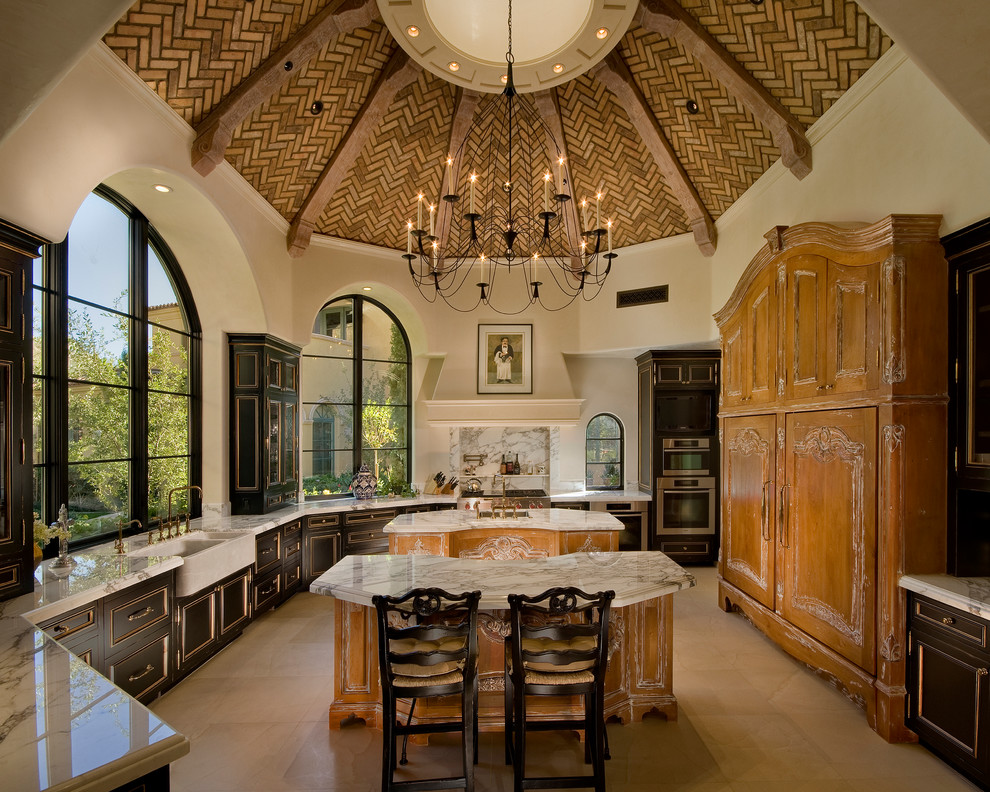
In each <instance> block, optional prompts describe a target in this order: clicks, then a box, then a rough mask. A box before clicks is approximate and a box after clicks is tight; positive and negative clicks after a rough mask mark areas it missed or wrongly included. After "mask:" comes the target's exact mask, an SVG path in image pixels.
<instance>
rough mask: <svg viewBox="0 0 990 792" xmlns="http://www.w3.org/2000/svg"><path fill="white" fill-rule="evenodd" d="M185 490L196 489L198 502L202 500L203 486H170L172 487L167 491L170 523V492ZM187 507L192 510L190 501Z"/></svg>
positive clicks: (170, 519)
mask: <svg viewBox="0 0 990 792" xmlns="http://www.w3.org/2000/svg"><path fill="white" fill-rule="evenodd" d="M185 490H197V491H198V492H199V500H200V502H202V500H203V488H202V487H200V486H199V485H198V484H187V485H186V486H184V487H172V489H170V490H169V491H168V521H169V522H170V523H171V522H172V494H173V493H175V492H183V491H185ZM189 509H190V511H191V510H192V504H191V503H190V504H189Z"/></svg>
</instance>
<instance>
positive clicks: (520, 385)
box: [478, 324, 533, 393]
mask: <svg viewBox="0 0 990 792" xmlns="http://www.w3.org/2000/svg"><path fill="white" fill-rule="evenodd" d="M532 392H533V325H528V324H483V325H478V393H532Z"/></svg>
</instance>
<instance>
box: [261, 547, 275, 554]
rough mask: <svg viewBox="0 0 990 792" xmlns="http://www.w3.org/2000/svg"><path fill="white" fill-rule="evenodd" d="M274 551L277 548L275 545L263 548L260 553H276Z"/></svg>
mask: <svg viewBox="0 0 990 792" xmlns="http://www.w3.org/2000/svg"><path fill="white" fill-rule="evenodd" d="M274 552H275V548H274V547H266V548H265V549H264V550H262V551H261V552H260V553H259V555H268V554H269V553H274Z"/></svg>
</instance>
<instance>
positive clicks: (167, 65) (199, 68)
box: [103, 0, 331, 126]
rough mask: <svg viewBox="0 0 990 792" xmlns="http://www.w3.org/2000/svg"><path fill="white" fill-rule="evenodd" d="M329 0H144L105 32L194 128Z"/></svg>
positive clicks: (115, 47) (123, 57) (106, 40)
mask: <svg viewBox="0 0 990 792" xmlns="http://www.w3.org/2000/svg"><path fill="white" fill-rule="evenodd" d="M330 1H331V0H296V1H295V2H291V3H287V2H283V1H282V0H255V2H250V3H248V2H244V0H140V2H137V3H135V5H134V6H133V7H132V8H131V9H130V11H128V12H127V13H126V14H125V15H124V16H123V18H121V20H120V21H119V22H118V23H117V24H116V25H114V27H113V28H112V29H111V30H110V32H109V33H107V34H106V35H105V36H104V37H103V41H104V43H106V45H107V46H108V47H110V49H112V50H113V51H114V52H115V53H116V54H117V56H118V57H119V58H120V59H121V60H123V61H124V63H126V64H127V65H128V66H130V67H131V69H133V70H134V71H135V72H136V73H137V74H138V75H139V76H140V77H141V79H142V80H144V81H145V83H147V85H148V86H149V87H150V88H151V89H152V90H153V91H154V92H155V93H157V94H158V95H159V96H160V97H162V98H163V99H164V100H165V101H166V102H168V103H169V105H171V107H172V109H173V110H175V112H177V113H178V114H179V115H181V116H182V117H183V118H184V119H185V120H186V121H187V122H189V124H190V125H192V126H195V125H196V124H197V123H198V122H199V121H200V120H201V119H202V118H203V117H204V116H205V115H206V114H207V113H209V112H210V110H212V109H213V107H214V106H216V105H217V103H219V101H220V100H221V99H222V98H223V97H224V96H225V95H226V94H228V93H230V91H231V89H232V88H234V87H236V86H237V85H238V84H239V83H240V82H241V81H242V80H243V79H244V78H245V77H247V76H248V75H249V74H250V73H251V72H252V71H253V70H255V69H256V68H258V66H260V65H261V64H262V63H263V62H264V61H265V59H266V58H267V57H268V56H269V55H270V54H271V53H272V52H274V51H275V50H277V49H278V48H279V47H280V46H282V44H283V43H285V41H286V39H288V38H289V36H291V35H292V34H293V33H295V32H296V30H297V29H298V28H299V27H301V26H302V25H304V24H305V23H306V22H308V21H309V20H310V19H311V18H312V17H313V16H314V15H315V14H316V13H317V12H318V11H319V10H320V9H321V8H323V7H324V6H325V5H327V3H328V2H330Z"/></svg>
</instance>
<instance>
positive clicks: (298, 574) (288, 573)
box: [282, 556, 302, 594]
mask: <svg viewBox="0 0 990 792" xmlns="http://www.w3.org/2000/svg"><path fill="white" fill-rule="evenodd" d="M282 579H283V580H284V581H285V582H284V584H283V590H284V591H285V592H286V594H288V593H289V592H290V591H296V590H297V589H298V588H299V586H300V585H301V583H302V557H301V556H297V557H296V561H295V563H292V564H289V563H288V562H287V563H286V566H285V567H283V569H282Z"/></svg>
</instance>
